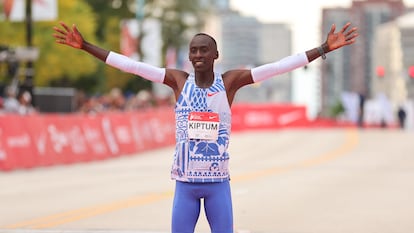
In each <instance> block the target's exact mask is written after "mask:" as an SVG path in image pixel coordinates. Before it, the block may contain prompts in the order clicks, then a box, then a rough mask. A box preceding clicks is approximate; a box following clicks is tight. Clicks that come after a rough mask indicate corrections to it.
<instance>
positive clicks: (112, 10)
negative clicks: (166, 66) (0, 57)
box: [0, 0, 207, 93]
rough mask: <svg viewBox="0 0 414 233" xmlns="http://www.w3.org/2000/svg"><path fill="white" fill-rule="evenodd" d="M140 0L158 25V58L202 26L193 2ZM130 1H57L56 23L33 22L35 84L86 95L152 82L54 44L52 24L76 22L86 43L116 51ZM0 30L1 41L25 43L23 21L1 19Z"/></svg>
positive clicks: (128, 15) (131, 10)
mask: <svg viewBox="0 0 414 233" xmlns="http://www.w3.org/2000/svg"><path fill="white" fill-rule="evenodd" d="M145 2H146V5H145V7H144V9H143V10H144V11H145V17H153V18H157V19H159V20H160V21H161V24H162V37H163V38H162V40H163V41H164V45H163V51H162V57H165V53H166V50H167V48H168V47H175V48H177V49H179V48H180V47H181V46H183V45H184V44H187V43H188V40H189V38H190V37H191V36H192V35H193V34H194V32H196V31H198V30H199V29H200V28H201V26H202V25H203V23H204V22H203V20H202V19H204V18H205V17H204V16H203V14H205V13H206V12H207V11H206V7H204V6H202V5H201V4H200V1H198V0H197V1H194V0H180V1H174V0H146V1H145ZM204 2H206V1H205V0H204ZM114 3H120V4H114ZM134 3H135V0H111V1H109V0H93V1H87V0H58V19H57V20H56V21H51V22H33V46H35V47H37V48H38V49H39V51H40V56H39V59H38V60H37V61H35V62H34V68H35V74H34V82H35V83H34V84H35V86H72V87H76V88H78V89H82V90H84V91H87V92H89V93H103V92H107V91H109V90H110V89H111V88H113V87H121V88H122V89H123V90H126V91H133V92H137V91H139V90H140V89H148V88H149V86H151V83H150V82H148V81H147V80H144V79H141V78H137V77H136V76H134V75H131V74H127V73H124V72H121V71H119V70H117V69H114V68H112V67H108V66H106V65H105V64H104V63H102V62H101V61H99V60H97V59H95V58H94V57H92V56H88V55H86V53H85V52H84V51H81V50H76V49H72V48H70V47H67V46H65V45H60V44H57V43H55V38H54V37H53V36H52V34H53V33H54V31H53V27H54V26H56V25H58V23H59V22H60V21H63V22H65V23H67V24H69V25H72V24H75V25H76V26H77V27H78V28H79V30H80V32H81V33H82V35H83V37H84V38H85V39H87V40H88V41H90V42H91V43H94V44H96V45H98V46H101V47H103V48H107V49H109V50H114V51H119V45H120V27H119V25H120V22H121V20H122V19H125V18H134V17H135V12H134V11H135V9H134ZM157 12H158V13H157ZM144 20H145V18H144ZM0 32H1V36H0V45H7V46H9V47H19V46H26V25H25V22H9V21H0ZM21 66H24V64H21ZM4 70H5V69H4V67H3V65H1V64H0V81H1V80H5V74H4V73H5V72H4ZM20 78H21V79H22V78H23V77H20ZM9 81H10V80H9Z"/></svg>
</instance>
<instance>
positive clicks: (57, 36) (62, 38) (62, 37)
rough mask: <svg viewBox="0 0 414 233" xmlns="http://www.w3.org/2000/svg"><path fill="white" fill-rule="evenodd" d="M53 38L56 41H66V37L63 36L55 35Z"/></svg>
mask: <svg viewBox="0 0 414 233" xmlns="http://www.w3.org/2000/svg"><path fill="white" fill-rule="evenodd" d="M53 37H55V38H56V39H59V40H66V37H65V36H62V35H59V34H53Z"/></svg>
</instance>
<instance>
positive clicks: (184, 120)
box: [171, 73, 231, 183]
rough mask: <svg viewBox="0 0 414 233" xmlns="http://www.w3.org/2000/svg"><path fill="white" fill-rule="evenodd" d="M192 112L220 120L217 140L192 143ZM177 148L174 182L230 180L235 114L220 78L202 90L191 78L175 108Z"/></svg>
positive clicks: (216, 78)
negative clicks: (231, 134) (232, 128)
mask: <svg viewBox="0 0 414 233" xmlns="http://www.w3.org/2000/svg"><path fill="white" fill-rule="evenodd" d="M192 112H201V113H206V114H208V113H211V114H214V113H216V114H215V115H217V114H218V116H219V118H220V119H219V124H218V125H219V126H218V129H217V130H218V137H217V139H214V140H206V139H190V138H189V134H188V130H189V129H188V127H189V115H190V113H192ZM175 118H176V146H175V154H174V162H173V166H172V170H171V178H172V179H174V180H179V181H184V182H201V183H207V182H222V181H225V180H229V168H228V165H229V154H228V152H227V149H228V145H229V137H230V132H231V110H230V106H229V103H228V100H227V95H226V90H225V87H224V83H223V79H222V77H221V75H220V74H218V73H215V74H214V83H213V84H212V85H211V87H209V88H200V87H198V86H197V85H196V83H195V76H194V74H190V75H189V77H188V79H187V81H186V83H185V84H184V87H183V90H182V92H181V95H180V97H179V98H178V100H177V103H176V105H175Z"/></svg>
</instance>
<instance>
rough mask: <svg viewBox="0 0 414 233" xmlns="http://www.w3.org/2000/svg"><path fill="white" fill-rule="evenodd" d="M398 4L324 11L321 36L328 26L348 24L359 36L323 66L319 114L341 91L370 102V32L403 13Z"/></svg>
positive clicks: (385, 0) (376, 1) (376, 2)
mask: <svg viewBox="0 0 414 233" xmlns="http://www.w3.org/2000/svg"><path fill="white" fill-rule="evenodd" d="M406 11H407V10H406V8H405V6H404V3H403V1H402V0H365V1H357V0H354V1H353V2H352V6H351V7H350V8H340V9H339V8H326V9H324V10H323V15H322V22H323V23H322V35H326V34H327V32H328V30H329V28H330V25H331V24H332V23H336V24H337V25H343V24H344V23H345V22H348V21H350V22H352V23H353V26H357V27H358V29H359V31H360V33H359V34H360V35H359V38H358V41H357V43H355V44H354V45H353V46H351V47H349V48H345V49H343V50H342V51H337V52H334V53H332V54H329V55H330V56H331V57H334V59H329V60H335V61H328V62H324V63H323V64H322V66H321V75H322V111H323V113H324V114H327V113H329V109H330V107H332V104H333V102H334V101H335V100H337V99H338V98H339V96H340V95H341V92H342V91H350V92H355V93H358V94H361V95H363V96H365V98H371V96H372V90H371V87H372V85H371V77H372V75H373V73H374V72H375V70H372V66H371V64H372V59H373V58H372V54H373V43H374V38H373V36H374V32H375V29H376V27H377V26H379V25H381V24H383V23H386V22H389V21H392V20H394V19H396V18H397V17H399V16H401V15H403V14H404V13H405V12H406Z"/></svg>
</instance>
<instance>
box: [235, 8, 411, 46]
mask: <svg viewBox="0 0 414 233" xmlns="http://www.w3.org/2000/svg"><path fill="white" fill-rule="evenodd" d="M404 3H405V5H406V6H414V0H404ZM351 4H352V0H287V1H283V2H282V1H275V0H230V6H231V8H232V9H234V10H237V11H239V12H240V13H241V14H243V15H246V16H255V17H256V18H257V19H258V20H259V21H260V22H263V23H280V22H282V23H287V24H289V25H291V28H292V32H293V40H294V41H293V52H302V51H305V50H308V49H311V48H314V47H316V46H318V45H320V44H321V43H322V42H323V41H324V40H325V38H321V35H320V20H321V19H320V18H321V14H322V12H321V9H322V8H325V7H351ZM351 23H352V22H351ZM341 26H342V25H337V29H338V28H340V27H341Z"/></svg>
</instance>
